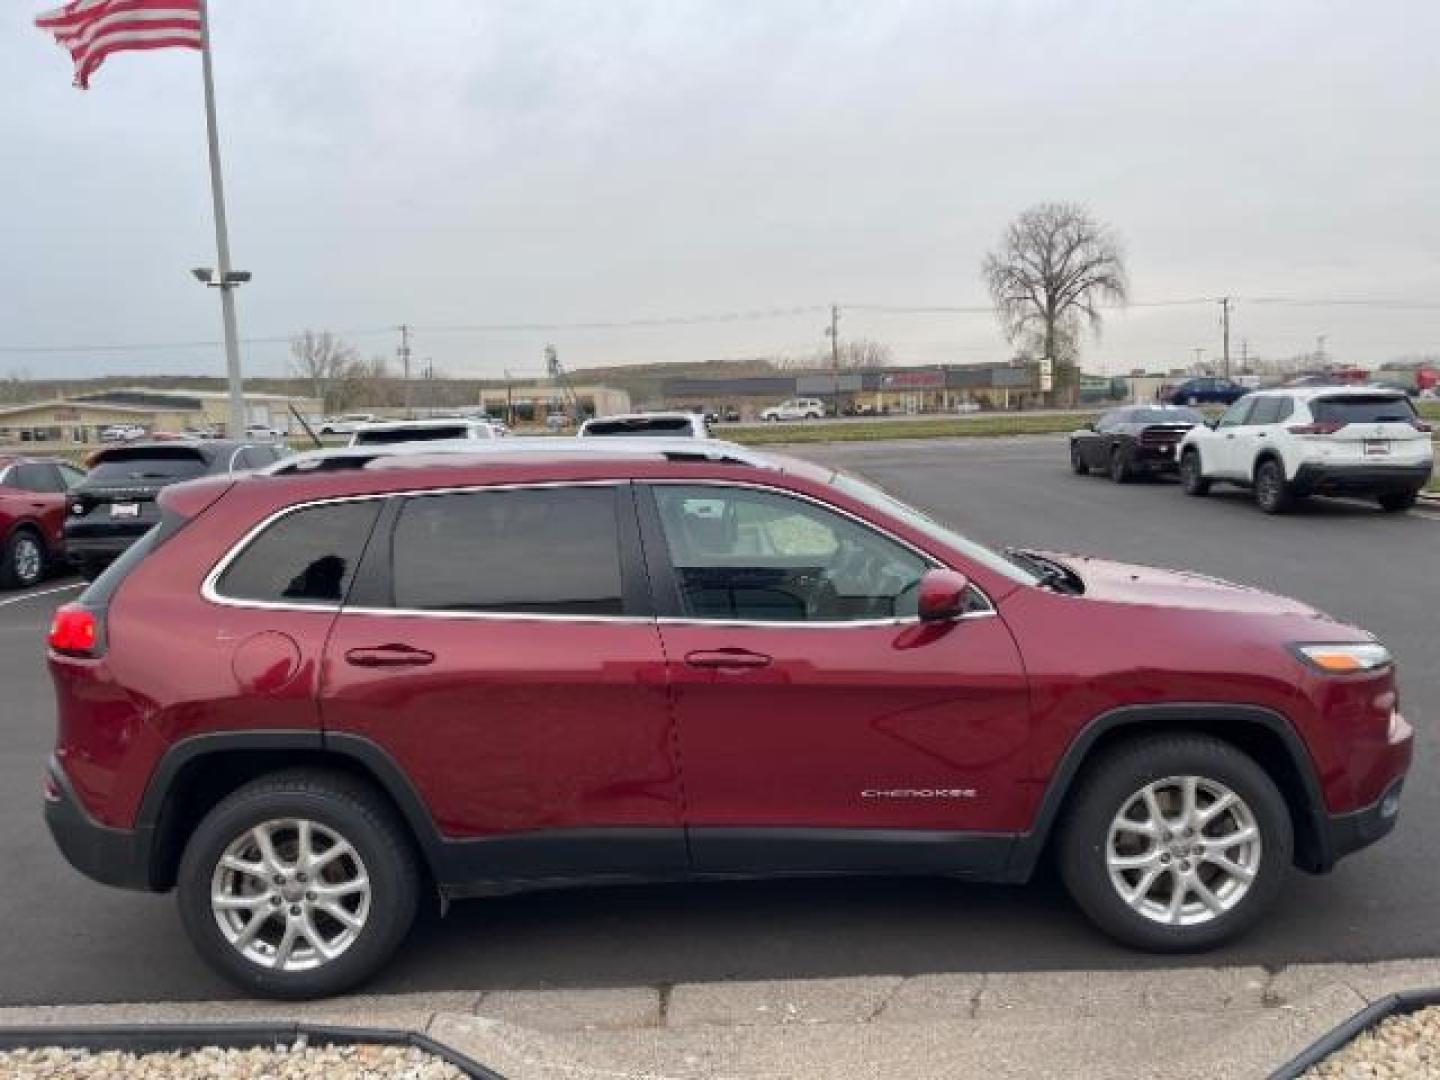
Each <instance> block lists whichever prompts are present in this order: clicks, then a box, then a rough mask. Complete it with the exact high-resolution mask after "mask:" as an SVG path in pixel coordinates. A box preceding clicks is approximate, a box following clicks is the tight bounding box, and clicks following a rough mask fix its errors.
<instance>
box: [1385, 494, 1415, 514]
mask: <svg viewBox="0 0 1440 1080" xmlns="http://www.w3.org/2000/svg"><path fill="white" fill-rule="evenodd" d="M1419 498H1420V493H1419V492H1416V491H1395V492H1390V493H1389V494H1386V495H1380V496H1377V497H1376V501H1377V502H1379V503H1380V509H1381V510H1384V511H1385V512H1386V513H1387V514H1398V513H1400V512H1401V511H1403V510H1409V509H1410V508H1411V507H1412V506H1414V505H1415V503H1416V501H1417V500H1418V499H1419Z"/></svg>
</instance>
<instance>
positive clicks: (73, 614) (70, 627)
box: [50, 604, 100, 656]
mask: <svg viewBox="0 0 1440 1080" xmlns="http://www.w3.org/2000/svg"><path fill="white" fill-rule="evenodd" d="M99 644H100V623H99V620H98V619H96V617H95V613H94V612H93V611H91V610H89V609H88V608H83V607H81V606H80V605H79V604H66V605H65V606H64V607H62V608H59V609H57V610H56V612H55V617H54V618H53V619H52V620H51V621H50V648H52V649H54V650H55V651H56V652H58V653H64V654H65V655H67V656H94V655H95V654H96V652H97V651H98V646H99Z"/></svg>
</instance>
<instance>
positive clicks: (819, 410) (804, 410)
mask: <svg viewBox="0 0 1440 1080" xmlns="http://www.w3.org/2000/svg"><path fill="white" fill-rule="evenodd" d="M824 415H825V403H824V402H822V401H821V400H820V399H819V398H790V399H789V400H788V401H782V402H781V403H780V404H779V405H771V406H770V408H768V409H766V410H765V411H764V412H762V413H761V414H760V419H761V420H819V419H820V418H821V417H822V416H824Z"/></svg>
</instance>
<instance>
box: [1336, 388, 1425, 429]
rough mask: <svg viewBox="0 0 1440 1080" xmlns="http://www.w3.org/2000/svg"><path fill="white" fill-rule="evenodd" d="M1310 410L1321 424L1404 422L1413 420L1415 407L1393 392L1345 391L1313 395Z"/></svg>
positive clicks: (1408, 400) (1406, 399)
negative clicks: (1326, 395)
mask: <svg viewBox="0 0 1440 1080" xmlns="http://www.w3.org/2000/svg"><path fill="white" fill-rule="evenodd" d="M1310 413H1311V415H1312V416H1314V417H1315V421H1316V422H1317V423H1321V424H1385V423H1399V424H1408V423H1410V421H1412V420H1414V419H1415V406H1413V405H1411V404H1410V399H1409V398H1406V397H1399V396H1396V395H1394V394H1373V395H1372V394H1366V395H1364V396H1360V395H1355V394H1347V395H1346V396H1345V397H1333V398H1316V399H1315V400H1314V401H1313V402H1311V403H1310Z"/></svg>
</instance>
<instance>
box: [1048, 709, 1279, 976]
mask: <svg viewBox="0 0 1440 1080" xmlns="http://www.w3.org/2000/svg"><path fill="white" fill-rule="evenodd" d="M1081 785H1082V786H1081V787H1080V789H1079V790H1078V791H1077V792H1076V794H1075V797H1074V799H1073V800H1072V801H1071V803H1070V804H1069V807H1068V808H1067V812H1066V819H1065V822H1064V826H1063V828H1062V831H1061V834H1060V838H1059V847H1058V856H1059V863H1060V872H1061V875H1062V876H1063V878H1064V880H1065V884H1066V886H1067V888H1068V889H1069V890H1070V894H1071V895H1072V896H1073V897H1074V898H1075V902H1076V903H1077V904H1079V905H1080V907H1081V908H1082V909H1083V910H1084V911H1085V913H1086V914H1087V915H1089V916H1090V918H1091V919H1092V920H1094V922H1095V923H1096V924H1097V925H1098V926H1099V927H1100V928H1101V929H1102V930H1104V931H1105V932H1106V933H1107V934H1109V935H1111V936H1112V937H1114V938H1117V939H1118V940H1120V941H1122V942H1124V943H1126V944H1127V945H1132V946H1135V947H1137V948H1141V949H1149V950H1152V951H1155V952H1184V951H1189V950H1198V949H1208V948H1212V947H1214V946H1216V945H1219V944H1220V943H1222V942H1224V941H1227V940H1229V939H1230V938H1233V937H1234V936H1236V935H1237V934H1240V933H1242V932H1243V931H1245V930H1247V929H1248V928H1249V927H1250V926H1252V925H1253V924H1254V923H1255V922H1256V921H1257V920H1258V919H1259V918H1260V917H1261V916H1262V915H1263V914H1264V913H1265V911H1266V909H1267V908H1269V907H1270V905H1271V904H1272V903H1274V901H1275V899H1276V897H1277V896H1278V895H1279V891H1280V886H1281V883H1282V881H1283V878H1284V875H1285V869H1286V867H1288V866H1289V865H1290V861H1291V853H1292V849H1293V844H1294V833H1293V826H1292V824H1291V821H1290V812H1289V809H1288V808H1287V806H1286V805H1285V800H1284V798H1283V797H1282V796H1281V794H1280V792H1279V790H1278V789H1277V788H1276V786H1275V784H1274V782H1273V781H1272V780H1271V779H1270V777H1269V776H1268V775H1267V774H1266V773H1265V771H1264V770H1263V769H1262V768H1260V766H1259V765H1258V764H1256V762H1255V761H1254V759H1252V758H1250V757H1248V756H1247V755H1245V754H1243V753H1241V752H1240V751H1239V750H1237V749H1236V748H1235V747H1233V746H1231V745H1230V744H1228V743H1224V742H1220V741H1219V740H1217V739H1211V738H1207V737H1204V736H1198V735H1176V736H1161V737H1156V738H1151V739H1146V740H1144V741H1141V742H1136V743H1132V744H1129V745H1126V746H1123V747H1121V748H1119V749H1118V750H1116V751H1112V752H1110V753H1109V754H1107V756H1105V757H1104V758H1102V759H1101V760H1100V761H1099V762H1098V763H1096V765H1095V766H1094V767H1093V768H1092V769H1091V770H1090V771H1089V773H1088V774H1087V775H1086V776H1085V778H1084V779H1083V780H1082V782H1081Z"/></svg>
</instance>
